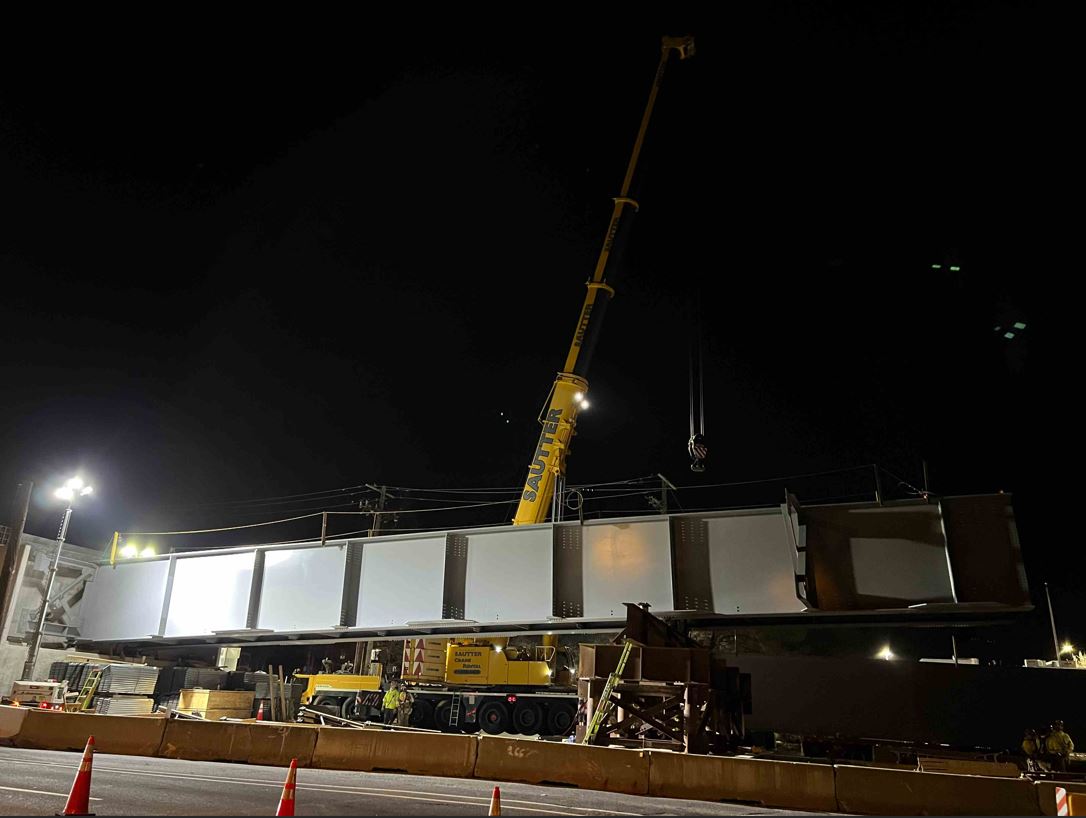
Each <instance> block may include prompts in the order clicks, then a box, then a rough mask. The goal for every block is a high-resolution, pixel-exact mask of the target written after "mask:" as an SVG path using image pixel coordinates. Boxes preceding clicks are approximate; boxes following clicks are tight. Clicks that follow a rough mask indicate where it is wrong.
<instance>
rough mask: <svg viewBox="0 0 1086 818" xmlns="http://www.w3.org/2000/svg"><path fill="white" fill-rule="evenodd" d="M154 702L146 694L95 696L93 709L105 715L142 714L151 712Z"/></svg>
mask: <svg viewBox="0 0 1086 818" xmlns="http://www.w3.org/2000/svg"><path fill="white" fill-rule="evenodd" d="M153 706H154V702H152V701H151V699H150V697H148V696H132V695H123V694H121V695H117V696H96V697H95V698H94V709H95V712H97V713H102V714H103V715H107V716H143V715H146V714H148V713H150V712H151V708H152V707H153Z"/></svg>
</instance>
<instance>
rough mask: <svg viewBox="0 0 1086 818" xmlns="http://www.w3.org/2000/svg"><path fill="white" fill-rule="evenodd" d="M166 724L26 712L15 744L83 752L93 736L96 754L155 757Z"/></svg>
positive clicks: (127, 718) (149, 719)
mask: <svg viewBox="0 0 1086 818" xmlns="http://www.w3.org/2000/svg"><path fill="white" fill-rule="evenodd" d="M166 721H167V719H166V717H165V716H100V715H95V714H91V713H62V712H59V711H56V710H27V711H26V718H25V719H24V721H23V724H22V727H21V729H20V730H19V732H18V734H17V735H16V736H14V738H13V739H12V743H13V744H14V745H15V746H16V747H23V748H26V749H32V750H82V749H83V748H84V747H86V746H87V737H88V736H94V747H95V750H96V752H99V753H117V754H121V755H131V756H153V755H155V754H156V753H157V752H158V747H159V745H160V744H161V743H162V736H163V732H164V731H165V729H166Z"/></svg>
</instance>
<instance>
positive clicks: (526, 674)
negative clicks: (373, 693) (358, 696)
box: [400, 635, 577, 736]
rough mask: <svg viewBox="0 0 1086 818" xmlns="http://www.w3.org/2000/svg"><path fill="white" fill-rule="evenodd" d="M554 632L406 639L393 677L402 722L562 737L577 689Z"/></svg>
mask: <svg viewBox="0 0 1086 818" xmlns="http://www.w3.org/2000/svg"><path fill="white" fill-rule="evenodd" d="M557 641H558V639H557V637H556V636H552V635H548V636H545V637H543V644H542V645H532V646H526V647H520V646H513V645H510V644H509V640H508V639H506V638H502V637H487V638H480V639H452V640H449V639H409V640H407V641H406V642H405V643H404V659H403V666H402V668H401V671H400V679H401V681H402V682H403V683H404V684H405V686H406V689H407V691H408V692H409V693H410V694H411V696H412V700H413V704H412V707H411V720H410V723H411V725H412V726H413V727H429V728H437V729H439V730H444V731H446V732H464V733H474V732H477V731H479V730H482V731H483V732H484V733H489V734H491V735H497V734H498V733H520V734H523V735H536V734H542V735H548V736H564V735H568V734H569V732H570V731H571V730H572V728H573V725H574V720H575V718H576V715H577V690H576V688H575V687H574V684H575V682H574V680H573V679H572V677H571V676H570V675H569V672H568V671H567V669H566V668H565V667H560V666H559V662H558V658H559V652H558V647H557Z"/></svg>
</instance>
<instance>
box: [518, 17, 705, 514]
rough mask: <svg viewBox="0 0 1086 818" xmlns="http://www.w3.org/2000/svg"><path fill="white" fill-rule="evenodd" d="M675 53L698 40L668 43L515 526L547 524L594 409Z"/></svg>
mask: <svg viewBox="0 0 1086 818" xmlns="http://www.w3.org/2000/svg"><path fill="white" fill-rule="evenodd" d="M672 53H676V54H678V56H679V59H686V58H687V57H690V56H692V55H693V54H694V38H693V37H664V38H663V43H662V45H661V53H660V63H659V65H658V66H657V68H656V76H655V78H654V79H653V83H652V89H651V90H650V91H649V101H648V103H647V104H646V105H645V113H644V114H643V115H642V117H641V126H640V128H638V131H637V139H636V140H635V141H634V147H633V153H632V154H631V156H630V162H629V164H628V165H627V166H626V177H625V178H624V179H623V180H622V189H621V190H620V191H619V194H618V196H616V197H615V206H614V209H613V210H612V212H611V221H610V223H609V224H608V226H607V234H606V235H605V236H604V239H603V248H602V249H601V250H600V255H599V259H598V260H597V262H596V269H595V271H594V272H593V274H592V278H591V279H589V281H588V292H587V293H586V294H585V299H584V306H583V307H581V314H580V317H579V318H578V320H577V327H576V329H575V330H574V332H573V342H572V343H571V344H570V346H569V354H568V355H567V356H566V363H565V366H563V367H562V371H561V372H559V373H558V375H557V376H556V377H555V379H554V386H552V387H551V392H550V395H549V396H548V398H547V405H546V408H545V409H544V410H543V413H542V414H541V415H540V416H539V422H540V424H542V427H543V428H542V430H541V431H540V434H539V442H538V443H537V444H536V447H535V452H534V453H533V455H532V462H531V465H529V467H528V478H527V480H525V483H524V490H523V491H522V492H521V495H520V504H519V505H518V506H517V513H516V516H515V517H514V518H513V524H514V525H528V524H531V523H541V522H544V521H545V520H546V519H547V511H548V507H549V505H550V502H551V498H552V497H553V495H554V488H555V482H556V481H557V480H559V479H561V478H563V477H564V476H565V473H566V455H567V454H568V453H569V444H570V440H571V439H572V438H573V434H574V431H575V429H576V426H577V413H578V412H579V411H580V410H581V409H583V408H586V407H587V405H588V401H587V395H588V381H587V380H586V378H585V373H586V372H587V371H588V364H589V361H590V360H591V357H592V352H593V350H594V349H595V346H596V341H597V340H598V338H599V331H600V327H601V325H602V324H603V314H604V312H605V310H606V308H607V304H608V302H609V301H610V300H611V296H613V295H614V293H615V291H614V290H613V289H612V288H611V287H610V285H608V284H607V277H608V273H609V272H611V271H612V270H613V269H614V267H615V265H616V263H617V260H618V257H619V255H620V250H621V248H622V247H623V245H624V244H625V237H626V236H627V235H628V232H629V223H630V219H626V220H625V221H624V220H623V216H624V215H625V214H626V212H627V210H628V209H632V211H633V212H636V211H637V202H636V201H634V200H633V199H632V198H630V188H631V186H632V184H633V178H634V171H635V170H636V168H637V160H638V157H639V156H640V154H641V147H642V146H643V145H644V142H645V133H646V132H647V131H648V126H649V120H650V118H651V117H652V109H653V107H654V106H655V105H656V96H657V94H658V93H659V90H660V83H661V81H662V80H663V77H664V70H665V69H666V68H667V64H668V60H669V59H670V57H671V55H672Z"/></svg>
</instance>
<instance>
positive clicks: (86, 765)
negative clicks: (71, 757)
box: [57, 736, 94, 815]
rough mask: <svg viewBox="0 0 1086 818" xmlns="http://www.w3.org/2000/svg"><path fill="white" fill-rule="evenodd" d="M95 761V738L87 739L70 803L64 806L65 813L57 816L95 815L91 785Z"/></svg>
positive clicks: (69, 795) (73, 784)
mask: <svg viewBox="0 0 1086 818" xmlns="http://www.w3.org/2000/svg"><path fill="white" fill-rule="evenodd" d="M93 761H94V736H90V737H89V738H88V739H87V747H86V749H85V750H83V760H82V761H80V762H79V772H77V773H76V774H75V781H73V782H72V791H71V792H70V793H68V802H67V803H66V804H65V805H64V812H58V813H57V815H94V813H93V812H91V811H90V783H91V763H92V762H93Z"/></svg>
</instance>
